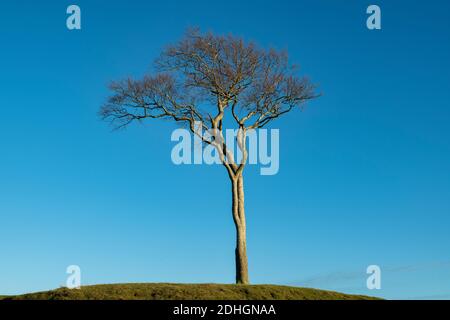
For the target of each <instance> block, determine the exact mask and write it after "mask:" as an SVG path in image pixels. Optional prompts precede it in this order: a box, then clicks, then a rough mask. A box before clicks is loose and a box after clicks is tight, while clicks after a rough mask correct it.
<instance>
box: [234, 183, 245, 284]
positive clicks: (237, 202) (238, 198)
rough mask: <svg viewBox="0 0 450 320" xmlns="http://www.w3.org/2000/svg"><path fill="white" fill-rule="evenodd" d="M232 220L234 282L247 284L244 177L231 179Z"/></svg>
mask: <svg viewBox="0 0 450 320" xmlns="http://www.w3.org/2000/svg"><path fill="white" fill-rule="evenodd" d="M232 187H233V188H232V193H233V220H234V224H235V225H236V251H235V255H236V283H237V284H248V283H249V279H248V260H247V239H246V225H245V206H244V179H243V177H242V175H241V176H239V177H238V178H235V179H232Z"/></svg>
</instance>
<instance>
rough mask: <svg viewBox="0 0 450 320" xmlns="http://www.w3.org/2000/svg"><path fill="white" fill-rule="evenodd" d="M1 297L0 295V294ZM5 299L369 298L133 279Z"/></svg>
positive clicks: (290, 289) (284, 288)
mask: <svg viewBox="0 0 450 320" xmlns="http://www.w3.org/2000/svg"><path fill="white" fill-rule="evenodd" d="M0 299H1V296H0ZM3 299H6V300H372V299H377V298H372V297H367V296H359V295H348V294H343V293H339V292H333V291H325V290H317V289H309V288H299V287H288V286H277V285H233V284H170V283H133V284H104V285H93V286H85V287H81V289H79V290H69V289H67V288H60V289H56V290H51V291H45V292H37V293H29V294H24V295H18V296H8V297H4V296H3Z"/></svg>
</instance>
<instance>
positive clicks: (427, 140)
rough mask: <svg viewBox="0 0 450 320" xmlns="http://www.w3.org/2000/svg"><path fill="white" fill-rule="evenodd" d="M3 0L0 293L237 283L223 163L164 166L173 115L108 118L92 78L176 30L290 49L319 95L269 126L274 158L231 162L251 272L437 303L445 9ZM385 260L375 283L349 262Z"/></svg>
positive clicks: (112, 72) (447, 111)
mask: <svg viewBox="0 0 450 320" xmlns="http://www.w3.org/2000/svg"><path fill="white" fill-rule="evenodd" d="M74 3H76V4H78V5H79V6H80V7H81V10H82V30H81V31H68V30H67V29H66V26H65V19H66V13H65V11H66V8H67V6H68V5H70V4H72V3H71V2H68V1H8V2H2V5H1V10H0V42H1V50H0V90H1V91H0V92H1V93H0V98H1V99H0V106H1V113H0V294H15V293H23V292H29V291H36V290H44V289H51V288H54V287H58V286H59V285H61V284H64V283H65V279H66V274H65V269H66V267H67V266H68V265H71V264H77V265H79V266H80V267H81V269H82V282H83V284H95V283H111V282H224V283H232V282H233V281H234V251H233V250H234V245H235V244H234V241H235V240H234V238H235V234H234V232H235V231H234V226H233V222H232V219H231V213H230V194H229V191H230V187H229V182H228V180H227V176H226V173H225V170H224V169H223V167H220V166H175V165H173V164H172V162H171V160H170V151H171V148H172V147H173V143H172V142H171V141H170V134H171V132H172V130H173V129H174V128H175V125H173V124H171V123H169V122H163V123H160V122H154V123H152V124H150V125H148V126H133V127H132V128H130V129H129V130H126V131H121V132H113V133H112V132H111V130H110V128H108V127H107V125H106V124H105V123H102V122H101V121H100V120H99V119H98V118H97V116H96V112H97V110H98V107H99V106H100V105H101V104H102V102H103V101H104V99H105V97H106V96H107V95H108V91H107V89H106V85H107V84H108V82H109V81H111V80H113V79H120V78H123V77H126V76H128V75H132V76H140V75H142V74H144V73H145V72H146V71H148V70H149V67H150V65H151V62H152V60H153V59H154V58H155V57H156V56H157V55H158V53H159V51H160V49H161V48H163V46H164V45H165V44H167V43H171V42H173V41H175V40H177V39H178V38H179V37H180V36H181V35H182V34H183V32H184V30H185V29H186V28H187V27H188V26H199V27H201V28H202V29H203V30H212V31H214V32H217V33H227V32H232V33H234V34H237V35H240V36H243V37H245V38H247V39H252V40H255V41H256V42H257V43H259V44H260V45H261V46H274V47H276V48H280V49H287V50H288V51H289V52H290V55H291V58H292V61H293V62H295V63H298V64H300V65H301V67H302V71H303V72H304V73H305V74H307V75H308V76H309V77H310V78H311V79H312V80H313V81H314V82H316V83H317V84H319V86H320V91H321V92H323V96H322V97H321V98H320V99H318V100H316V101H314V102H312V103H311V104H310V105H309V107H308V108H307V109H306V110H305V111H304V112H303V113H300V112H296V113H293V114H291V116H292V117H287V118H284V119H282V120H280V121H279V122H276V123H274V126H273V127H274V128H279V129H280V138H281V150H280V151H281V155H280V172H279V173H278V175H276V176H272V177H270V176H260V175H259V174H258V171H257V168H251V169H250V170H249V171H248V172H247V178H246V183H247V186H246V187H247V193H246V206H247V214H248V218H247V219H248V249H249V259H250V276H251V281H252V282H253V283H277V284H290V285H306V286H312V287H318V288H324V289H333V290H340V291H344V292H349V293H363V294H372V295H378V296H382V297H386V298H427V297H428V298H433V297H434V298H447V299H449V298H450V251H449V245H450V232H449V231H450V170H449V163H450V127H449V122H450V108H449V101H450V90H449V89H450V88H449V84H450V59H449V57H450V45H449V41H448V39H450V19H449V18H448V15H449V13H450V4H449V2H448V1H427V2H426V3H425V2H418V1H376V2H375V3H376V4H378V5H380V7H381V9H382V30H381V31H369V30H368V29H367V28H366V26H365V20H366V17H367V15H366V13H365V11H366V8H367V6H368V5H370V4H372V3H371V2H368V1H356V0H355V1H345V4H344V2H342V1H283V0H278V1H258V2H254V1H226V2H223V1H222V2H212V1H189V3H188V1H185V2H181V1H158V2H157V1H129V0H128V1H122V0H121V1H109V2H108V1H94V0H89V1H75V2H74ZM370 264H377V265H379V266H380V267H381V268H382V271H383V274H382V290H380V291H368V290H367V289H365V281H366V274H365V269H366V267H367V266H368V265H370Z"/></svg>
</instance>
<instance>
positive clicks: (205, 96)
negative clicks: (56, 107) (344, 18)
mask: <svg viewBox="0 0 450 320" xmlns="http://www.w3.org/2000/svg"><path fill="white" fill-rule="evenodd" d="M295 73H296V68H295V67H293V66H291V65H290V64H289V62H288V56H287V54H286V53H285V52H279V51H276V50H273V49H270V50H264V49H261V48H258V47H257V46H256V45H254V44H253V43H248V42H245V41H243V40H242V39H240V38H237V37H234V36H231V35H229V36H217V35H214V34H211V33H208V34H203V33H201V32H199V31H198V30H189V31H188V32H187V33H186V35H185V37H184V38H183V39H182V40H181V41H179V42H178V43H176V44H174V45H171V46H168V47H167V48H166V49H165V50H164V51H163V52H162V54H161V56H160V57H159V58H158V59H157V60H156V63H155V73H154V74H152V75H147V76H145V77H143V79H139V80H134V79H126V80H124V81H119V82H113V83H112V84H111V85H110V90H111V91H112V95H111V97H109V99H108V100H107V102H106V103H105V104H104V105H103V106H102V108H101V110H100V116H101V117H102V118H103V119H104V120H108V121H110V122H111V123H112V125H113V126H114V127H115V128H122V127H126V126H127V125H129V124H130V123H132V122H134V121H136V120H137V121H141V120H144V119H156V118H161V119H171V120H173V121H176V122H180V123H183V124H185V125H187V127H188V128H189V129H190V130H191V131H192V133H193V134H197V135H198V130H196V128H195V126H194V123H195V122H197V121H199V122H201V123H202V125H203V129H205V130H211V131H212V132H214V137H215V138H214V139H212V140H211V139H205V138H204V137H201V136H200V138H202V140H203V142H204V143H205V144H210V145H213V146H214V148H215V149H216V150H217V152H218V154H219V157H220V159H221V162H222V164H223V166H224V167H225V169H226V171H227V173H228V176H229V178H230V180H231V187H232V188H231V190H232V192H231V193H232V213H233V220H234V223H235V226H236V233H237V241H236V242H237V244H236V251H235V255H236V283H239V284H248V283H249V276H248V262H247V249H246V222H245V209H244V177H243V170H244V167H245V164H246V162H247V157H248V153H247V146H246V137H247V132H248V131H249V130H251V129H257V128H262V127H264V126H266V125H268V124H269V123H270V122H272V121H273V120H275V119H277V118H278V117H280V116H282V115H285V114H287V113H288V112H290V111H291V110H293V109H294V108H296V107H302V106H303V104H304V102H306V101H307V100H310V99H312V98H314V97H316V95H315V93H314V86H313V85H312V84H311V83H310V82H309V81H308V80H307V79H306V78H299V77H297V76H296V74H295ZM226 117H229V118H230V119H231V120H232V121H233V122H235V123H236V127H235V129H238V134H237V136H236V142H237V145H238V148H239V149H240V152H241V153H242V159H241V161H235V160H234V155H233V150H230V149H229V148H227V145H226V142H225V139H224V135H223V130H224V128H223V123H224V120H225V118H226Z"/></svg>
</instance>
